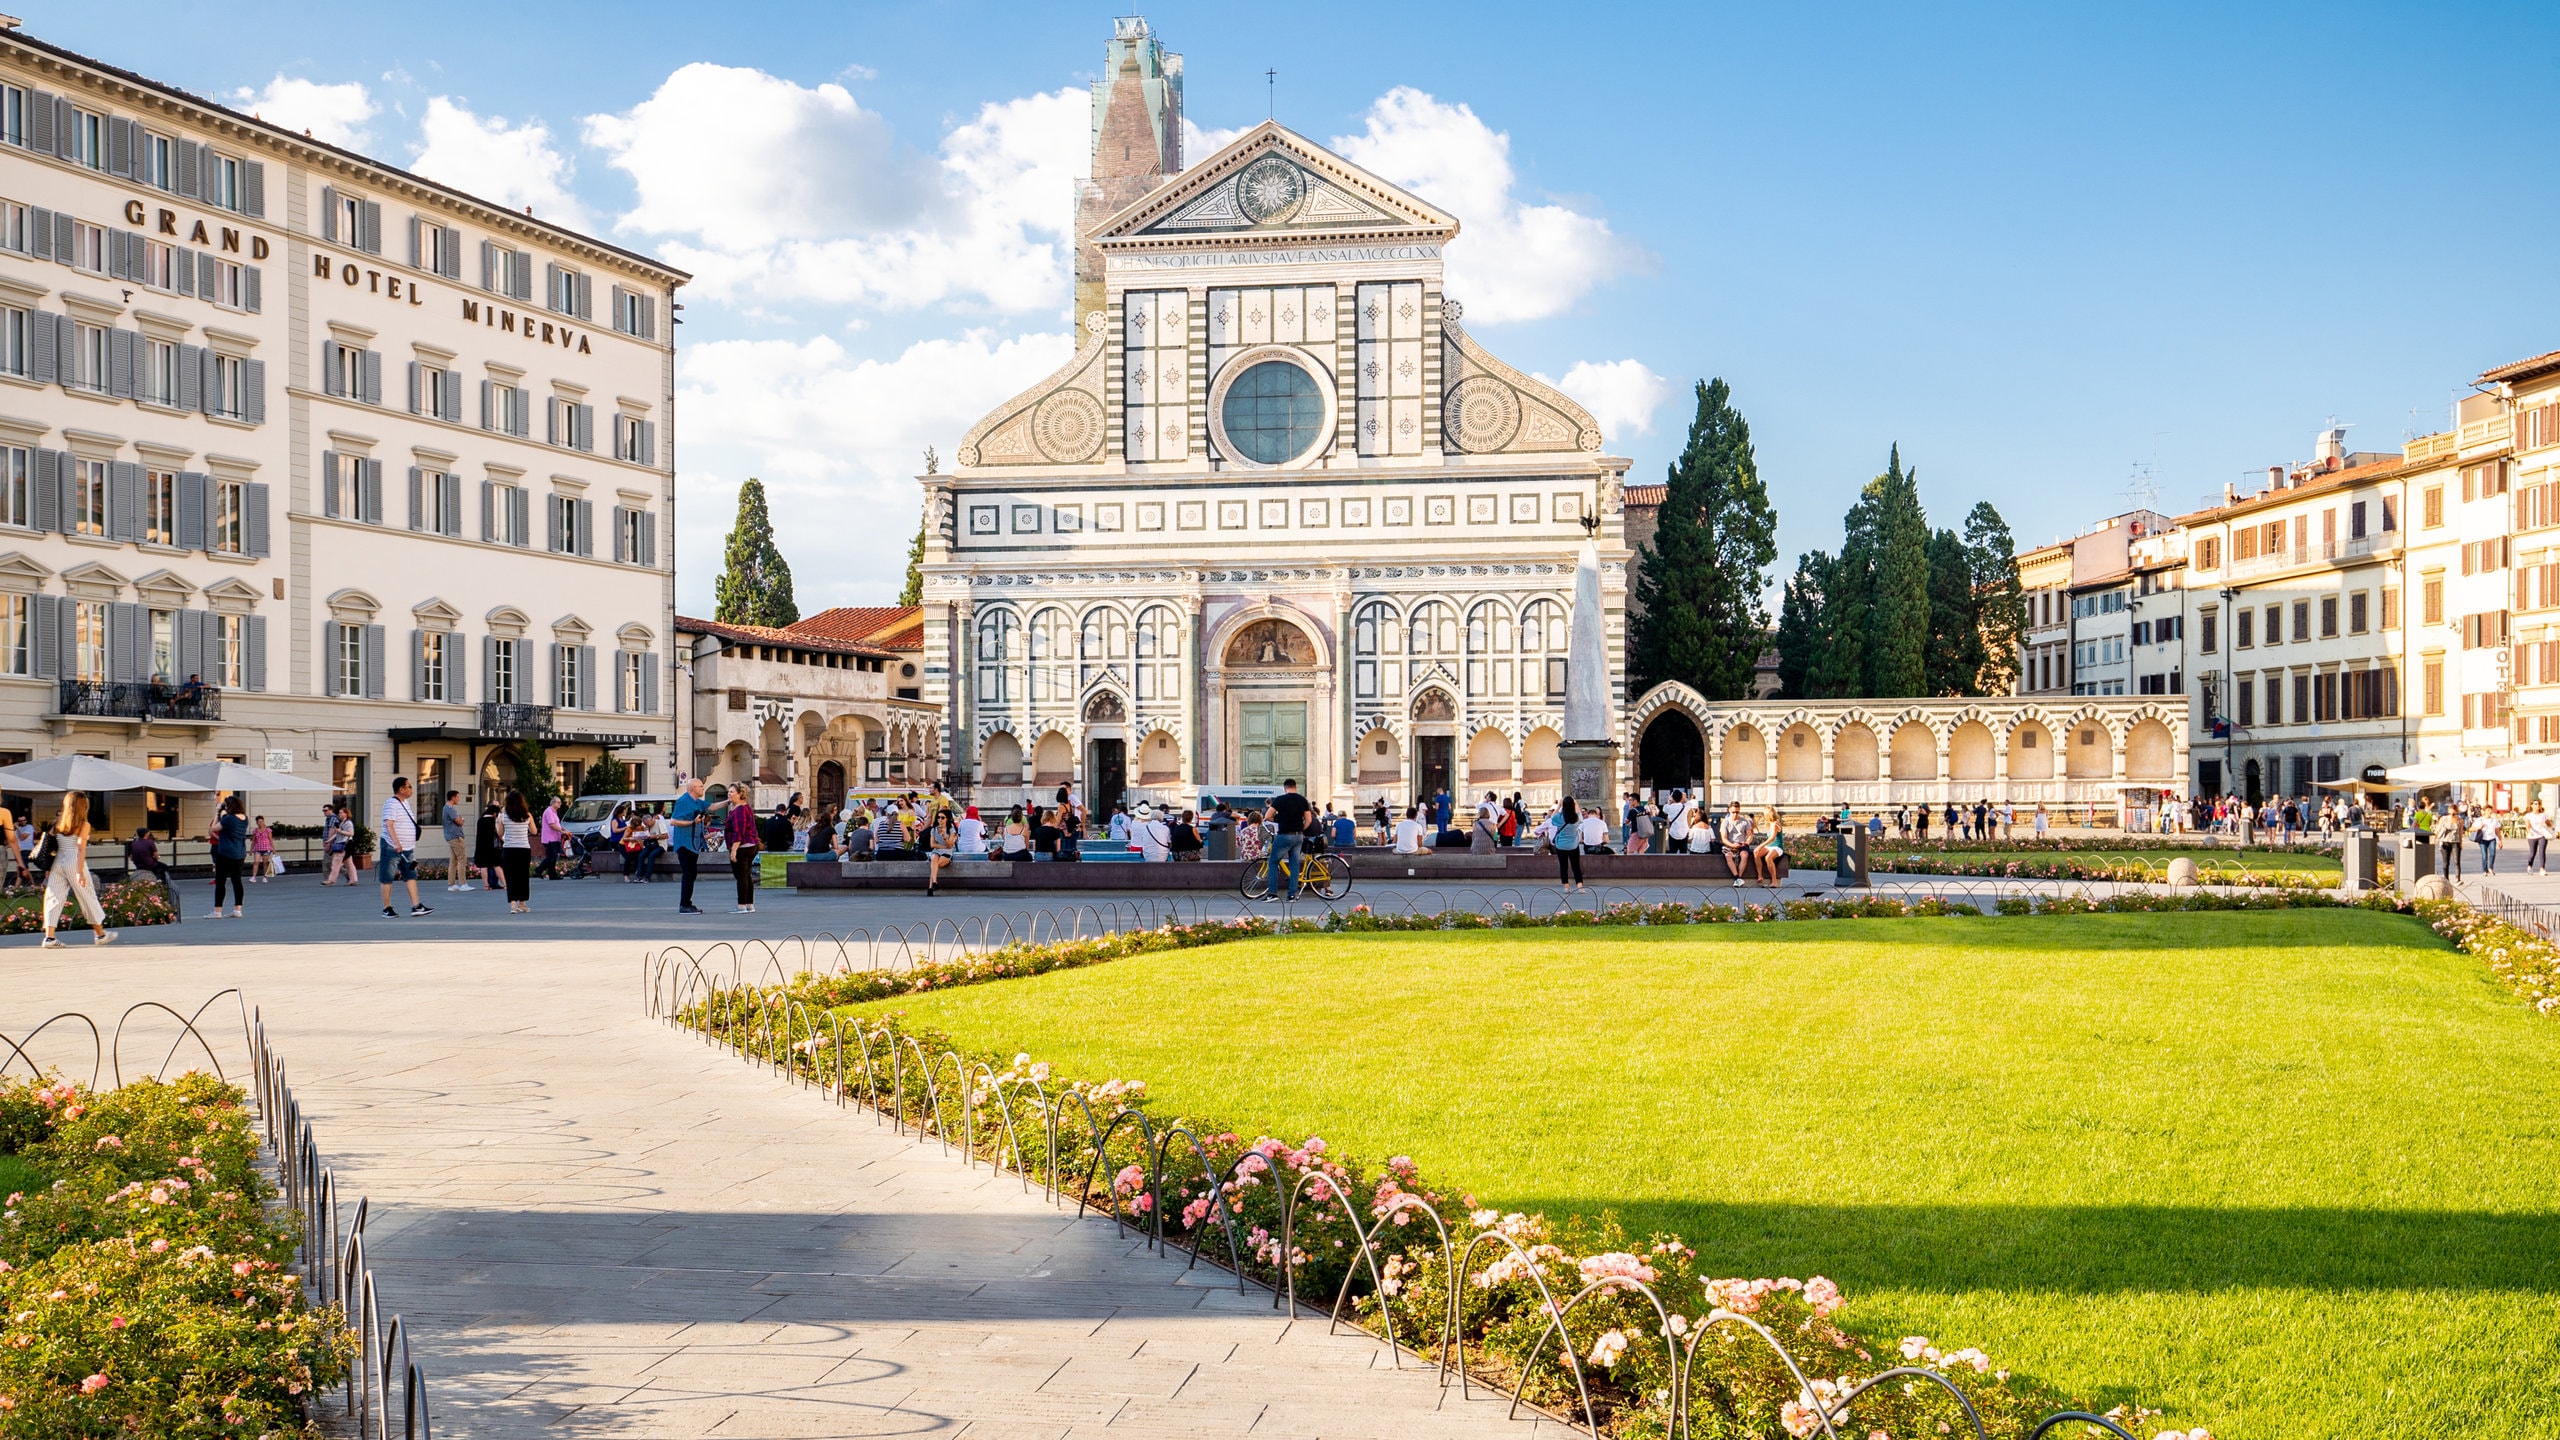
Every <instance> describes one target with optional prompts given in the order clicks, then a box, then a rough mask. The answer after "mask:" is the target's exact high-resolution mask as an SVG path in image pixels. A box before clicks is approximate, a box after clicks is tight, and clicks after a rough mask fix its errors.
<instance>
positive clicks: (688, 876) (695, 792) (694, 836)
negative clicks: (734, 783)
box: [668, 775, 711, 915]
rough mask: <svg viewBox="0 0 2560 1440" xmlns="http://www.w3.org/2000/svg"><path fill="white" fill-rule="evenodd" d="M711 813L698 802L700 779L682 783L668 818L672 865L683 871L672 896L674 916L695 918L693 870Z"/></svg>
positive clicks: (700, 859) (702, 803)
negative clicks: (672, 832) (673, 849)
mask: <svg viewBox="0 0 2560 1440" xmlns="http://www.w3.org/2000/svg"><path fill="white" fill-rule="evenodd" d="M710 813H711V804H710V802H709V801H707V800H704V799H703V798H702V777H701V776H699V775H696V776H694V777H693V778H692V779H690V780H687V781H685V782H684V793H683V794H682V795H679V796H677V797H676V805H675V811H674V813H673V814H671V815H670V816H669V817H668V818H669V819H670V820H672V821H673V822H674V825H675V846H676V865H677V867H678V868H680V869H681V870H683V871H684V884H683V886H682V887H681V888H680V889H679V890H678V891H677V893H676V913H677V914H679V915H699V914H701V913H702V912H701V911H700V910H699V909H697V908H695V906H694V903H693V873H694V867H695V866H698V865H700V864H701V863H702V820H703V817H704V816H706V815H708V814H710Z"/></svg>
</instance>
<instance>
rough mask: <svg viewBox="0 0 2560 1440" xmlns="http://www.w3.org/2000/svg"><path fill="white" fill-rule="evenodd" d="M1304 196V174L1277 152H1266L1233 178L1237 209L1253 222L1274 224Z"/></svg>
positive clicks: (1305, 193) (1305, 182)
mask: <svg viewBox="0 0 2560 1440" xmlns="http://www.w3.org/2000/svg"><path fill="white" fill-rule="evenodd" d="M1306 198H1307V177H1306V175H1305V174H1304V173H1303V172H1301V171H1300V170H1299V169H1298V167H1297V166H1295V165H1292V164H1290V163H1289V162H1288V161H1286V160H1283V159H1281V158H1280V157H1279V156H1277V155H1265V156H1263V157H1262V158H1261V159H1259V160H1256V161H1254V162H1253V163H1252V164H1250V165H1247V166H1246V167H1244V173H1243V174H1242V175H1239V176H1237V177H1236V208H1237V209H1239V210H1242V211H1243V212H1244V218H1246V219H1247V220H1250V221H1252V222H1253V223H1254V224H1256V225H1276V224H1278V223H1280V222H1281V221H1283V220H1286V219H1288V218H1289V217H1290V216H1291V215H1293V214H1296V213H1297V209H1298V206H1299V204H1300V203H1301V202H1303V201H1304V200H1305V199H1306Z"/></svg>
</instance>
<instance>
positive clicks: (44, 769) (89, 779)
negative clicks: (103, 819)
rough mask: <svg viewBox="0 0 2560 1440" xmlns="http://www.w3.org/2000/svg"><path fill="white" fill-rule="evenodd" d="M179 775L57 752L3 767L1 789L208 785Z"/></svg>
mask: <svg viewBox="0 0 2560 1440" xmlns="http://www.w3.org/2000/svg"><path fill="white" fill-rule="evenodd" d="M176 775H177V772H176V771H174V770H145V769H143V768H141V767H140V766H137V765H124V764H119V763H117V762H116V761H113V760H101V759H99V758H98V757H96V756H94V755H56V756H54V757H52V758H51V759H48V760H30V761H28V762H27V763H25V764H23V765H6V766H0V789H8V790H37V791H64V790H94V791H107V790H160V791H165V792H167V793H169V794H172V795H193V794H198V793H200V792H202V791H203V790H204V789H205V788H206V787H205V786H203V785H199V784H197V783H196V782H194V781H192V780H184V779H176V778H173V777H175V776H176Z"/></svg>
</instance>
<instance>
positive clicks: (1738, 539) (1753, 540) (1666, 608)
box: [1628, 379, 1778, 700]
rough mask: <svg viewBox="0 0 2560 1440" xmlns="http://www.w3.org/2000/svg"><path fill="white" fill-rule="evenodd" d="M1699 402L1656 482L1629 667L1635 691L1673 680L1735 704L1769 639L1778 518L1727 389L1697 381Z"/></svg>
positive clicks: (1640, 571)
mask: <svg viewBox="0 0 2560 1440" xmlns="http://www.w3.org/2000/svg"><path fill="white" fill-rule="evenodd" d="M1697 397H1698V409H1697V414H1696V416H1695V417H1694V418H1693V419H1691V421H1690V422H1689V440H1688V444H1687V445H1686V446H1684V447H1683V448H1682V449H1681V452H1680V458H1679V459H1678V460H1677V461H1675V462H1673V464H1672V465H1671V467H1670V470H1669V473H1668V474H1667V475H1666V476H1665V477H1664V478H1665V482H1666V483H1665V485H1664V492H1663V499H1662V509H1661V511H1660V512H1659V514H1660V518H1659V520H1658V521H1657V522H1656V525H1655V529H1654V535H1653V543H1652V544H1651V545H1650V546H1649V547H1647V549H1646V550H1645V552H1644V554H1643V555H1642V556H1640V557H1639V560H1638V566H1639V568H1638V570H1637V574H1636V596H1637V599H1638V600H1639V601H1640V602H1641V604H1642V605H1643V607H1644V613H1643V615H1642V616H1640V617H1639V618H1638V620H1637V622H1636V626H1635V634H1634V635H1633V637H1631V643H1630V644H1629V646H1628V656H1629V662H1628V668H1629V669H1630V670H1631V671H1632V672H1633V674H1632V676H1631V678H1632V679H1633V680H1634V681H1635V684H1636V686H1637V688H1639V689H1641V688H1649V687H1651V686H1653V685H1656V684H1659V683H1660V682H1662V681H1665V680H1679V681H1682V682H1685V683H1686V684H1688V685H1690V686H1692V687H1693V688H1695V689H1696V690H1697V691H1698V693H1700V694H1701V695H1704V696H1705V697H1706V698H1708V699H1710V700H1739V699H1741V698H1742V697H1743V696H1744V695H1746V694H1748V693H1750V689H1751V678H1752V673H1753V670H1754V668H1755V667H1756V666H1757V665H1758V663H1759V659H1760V650H1761V647H1762V646H1763V645H1765V644H1766V643H1767V641H1768V635H1769V614H1768V606H1767V601H1766V600H1765V598H1764V592H1766V590H1767V589H1768V585H1769V562H1770V561H1772V560H1774V559H1776V558H1777V554H1778V516H1777V511H1776V510H1775V509H1773V508H1772V507H1771V506H1770V504H1769V490H1768V487H1767V486H1766V485H1764V484H1762V483H1761V480H1760V469H1759V465H1758V463H1757V462H1756V461H1755V460H1754V459H1753V457H1752V452H1751V427H1750V426H1749V425H1748V424H1747V423H1745V422H1744V420H1743V418H1742V414H1741V412H1740V411H1738V410H1736V409H1734V408H1733V403H1732V399H1733V391H1732V387H1730V386H1728V385H1726V384H1725V382H1724V381H1723V380H1722V379H1715V380H1703V381H1700V382H1699V383H1698V387H1697Z"/></svg>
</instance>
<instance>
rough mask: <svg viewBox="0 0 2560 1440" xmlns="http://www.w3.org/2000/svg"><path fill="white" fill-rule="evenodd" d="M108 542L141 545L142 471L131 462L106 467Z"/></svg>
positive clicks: (119, 461)
mask: <svg viewBox="0 0 2560 1440" xmlns="http://www.w3.org/2000/svg"><path fill="white" fill-rule="evenodd" d="M107 538H108V539H110V540H115V541H119V542H122V543H124V544H128V545H138V544H140V543H142V467H141V466H139V465H136V464H135V463H133V462H132V461H130V460H118V461H115V462H113V463H111V464H109V465H108V466H107Z"/></svg>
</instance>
